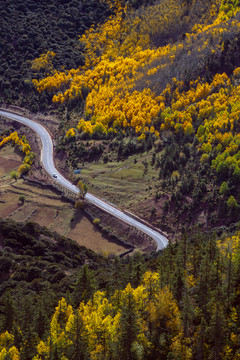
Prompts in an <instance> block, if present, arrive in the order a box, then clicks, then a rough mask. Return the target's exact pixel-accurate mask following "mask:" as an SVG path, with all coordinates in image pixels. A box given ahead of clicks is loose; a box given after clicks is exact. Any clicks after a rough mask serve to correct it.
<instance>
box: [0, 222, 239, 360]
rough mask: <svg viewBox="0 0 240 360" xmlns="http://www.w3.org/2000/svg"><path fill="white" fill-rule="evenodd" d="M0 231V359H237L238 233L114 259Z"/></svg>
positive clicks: (49, 238)
mask: <svg viewBox="0 0 240 360" xmlns="http://www.w3.org/2000/svg"><path fill="white" fill-rule="evenodd" d="M0 225H1V227H0V239H1V242H0V245H1V246H2V251H1V253H2V254H1V257H0V260H1V261H0V266H1V268H0V269H1V272H0V273H1V286H0V296H1V298H0V334H1V335H0V359H3V360H7V359H12V360H18V359H20V360H21V359H23V360H30V359H43V358H44V359H62V360H66V359H83V360H85V359H124V360H125V359H151V360H157V359H159V360H160V359H182V360H186V359H196V360H197V359H214V360H216V359H219V360H220V359H236V360H237V359H238V358H239V348H240V343H239V337H240V333H239V329H240V316H239V314H240V313H239V284H240V279H239V270H240V261H239V246H240V241H239V232H234V233H232V234H230V233H229V234H228V235H227V234H226V233H223V234H222V235H221V237H220V236H217V235H216V234H214V233H213V234H211V235H210V236H208V237H207V236H204V235H201V234H195V235H192V236H191V237H188V236H187V235H186V234H185V235H184V236H183V238H182V239H180V240H181V241H179V242H177V243H175V244H170V245H169V247H168V248H166V249H165V250H163V252H162V253H161V254H152V255H151V256H143V255H141V254H140V253H136V254H135V255H134V256H132V257H127V258H125V259H123V260H119V258H113V259H106V258H103V257H101V256H97V255H96V254H94V253H93V252H91V251H89V250H87V249H85V248H83V247H79V246H78V245H77V244H76V243H74V242H72V241H70V240H69V239H64V238H63V237H60V236H58V235H57V234H52V233H51V232H49V231H48V230H46V229H44V228H41V227H40V226H38V225H36V224H33V223H27V224H26V225H22V224H16V223H14V222H10V221H1V223H0ZM30 234H31V235H30ZM83 264H85V265H84V266H82V265H83Z"/></svg>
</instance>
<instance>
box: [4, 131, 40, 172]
mask: <svg viewBox="0 0 240 360" xmlns="http://www.w3.org/2000/svg"><path fill="white" fill-rule="evenodd" d="M8 142H12V143H14V144H15V145H16V146H17V147H18V149H19V150H20V151H21V152H23V153H24V154H25V157H24V159H23V164H22V165H20V167H19V168H18V173H19V174H20V175H23V174H25V173H26V172H28V171H29V170H30V169H31V165H32V163H33V160H34V156H35V155H34V153H33V152H31V147H30V145H29V143H28V141H27V140H26V137H25V135H23V136H22V138H20V137H19V136H18V133H17V132H16V131H14V132H13V133H11V134H10V135H9V136H5V137H4V138H3V139H2V141H1V142H0V147H1V146H3V145H5V144H6V143H8Z"/></svg>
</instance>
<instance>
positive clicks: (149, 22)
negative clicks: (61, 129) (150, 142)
mask: <svg viewBox="0 0 240 360" xmlns="http://www.w3.org/2000/svg"><path fill="white" fill-rule="evenodd" d="M224 6H225V7H226V4H225V5H224V3H223V4H222V7H221V11H220V12H219V14H218V16H217V4H216V3H215V2H213V3H212V4H211V6H210V8H209V12H208V20H209V17H210V18H216V20H215V21H214V22H213V23H212V24H211V25H205V24H204V22H203V24H202V25H199V26H195V27H194V28H193V30H192V33H191V34H186V39H185V42H184V43H183V42H178V43H176V44H173V45H172V44H168V45H166V46H160V47H158V48H154V47H152V46H151V43H152V40H151V39H152V38H153V37H154V35H153V33H152V29H154V26H153V25H154V24H155V23H156V24H158V26H157V28H158V29H159V27H161V30H163V29H164V26H165V27H166V26H167V25H166V14H168V18H169V19H172V18H173V17H172V16H170V15H171V14H172V13H174V14H175V15H176V16H177V17H179V19H180V18H181V17H182V12H183V11H184V9H183V7H182V3H180V2H179V3H178V2H176V1H171V2H170V3H169V2H166V1H163V2H161V4H157V5H154V6H150V7H148V9H147V10H145V12H144V13H143V14H141V16H137V15H133V13H131V11H129V10H128V9H127V8H126V7H123V6H121V2H116V4H115V9H116V12H115V14H114V15H113V16H111V17H110V18H109V19H108V20H107V21H106V22H105V23H104V24H102V25H99V26H97V27H94V26H92V27H91V28H90V29H89V30H88V31H86V32H85V34H84V35H82V36H81V37H80V41H81V42H82V43H83V45H84V46H85V59H86V60H85V65H84V67H83V68H79V69H71V70H63V71H56V70H53V68H52V59H53V58H54V56H55V54H54V53H53V52H50V51H48V52H47V53H46V54H43V55H41V56H40V57H39V58H38V59H36V60H34V62H33V65H32V66H33V69H40V68H41V67H45V68H46V69H47V70H48V71H50V73H51V74H50V75H49V76H47V77H45V78H44V79H42V80H36V79H34V80H33V83H34V85H35V86H36V88H37V90H38V91H39V92H42V91H44V90H47V91H49V92H52V93H53V102H61V103H63V102H65V101H69V100H71V99H73V98H76V97H79V98H80V99H81V98H83V89H87V90H88V92H89V94H88V96H87V98H86V109H85V112H86V116H88V117H89V115H90V117H91V120H90V121H87V123H86V124H84V121H85V120H84V119H83V120H84V121H83V120H80V122H79V124H78V129H79V130H82V131H86V132H88V133H92V132H94V131H97V130H100V131H101V132H102V131H103V132H109V131H110V132H111V131H113V129H116V128H122V129H124V128H126V127H131V128H132V129H134V130H135V132H136V133H138V134H139V135H141V134H144V133H145V132H146V131H149V130H150V131H151V132H153V133H154V132H155V135H156V136H158V134H159V130H160V129H159V128H156V129H155V127H154V126H153V124H152V123H153V121H154V119H155V118H156V117H157V116H158V115H159V114H161V112H162V111H164V110H165V104H164V101H163V98H162V96H156V93H155V91H154V88H152V89H151V90H150V88H151V87H152V86H151V81H152V79H153V78H154V77H156V76H157V75H158V74H159V73H160V72H161V71H164V70H165V68H166V66H167V64H169V63H173V62H174V61H175V57H176V55H177V54H178V53H179V52H180V51H181V50H182V49H183V47H184V48H186V47H189V56H191V51H192V48H191V44H193V43H194V42H196V41H198V42H199V49H198V50H199V52H201V51H204V49H205V48H207V47H208V46H209V43H208V40H206V41H204V40H199V39H198V34H199V33H200V32H201V33H206V35H207V34H209V33H211V34H212V37H213V39H214V38H216V39H217V41H216V44H215V46H213V45H212V47H213V49H214V50H213V52H214V51H217V50H219V46H220V45H219V41H218V40H219V36H220V35H221V34H224V33H225V32H228V31H229V24H227V22H226V21H225V20H226V11H225V10H226V9H225V8H224ZM224 9H225V10H224ZM236 11H237V10H236V9H235V10H234V12H233V13H232V15H234V14H235V13H236ZM169 12H170V15H169ZM224 14H225V18H224ZM176 16H175V17H174V19H175V18H176ZM229 17H230V14H229V13H228V16H227V19H229ZM169 21H170V20H169ZM169 21H168V22H169ZM174 21H175V20H174ZM179 21H180V20H179ZM168 22H167V23H168ZM205 22H207V21H205ZM169 26H170V25H169ZM239 26H240V25H239V22H237V21H235V20H233V21H232V23H231V28H232V27H239ZM213 42H214V40H213ZM186 51H187V50H186ZM146 74H147V76H146ZM141 79H144V85H142V84H141V85H139V84H140V83H141ZM145 79H146V80H145ZM215 81H218V80H217V79H215ZM173 82H174V79H173ZM139 86H140V90H138V89H136V88H137V87H139ZM207 86H209V85H208V84H206V86H205V85H203V84H200V83H199V85H198V87H197V90H196V91H195V94H194V96H195V99H196V100H199V99H201V98H206V95H209V94H210V93H209V89H207V88H206V87H207ZM212 86H213V85H212ZM170 87H171V86H170V85H168V86H167V88H166V90H165V93H166V92H167V91H168V89H169V88H170ZM186 95H187V96H188V97H189V98H188V99H186V98H185V99H183V96H182V97H181V98H179V99H177V101H176V104H174V105H173V109H174V110H179V108H180V109H181V108H182V107H183V106H188V104H189V103H192V102H193V101H194V99H193V98H192V99H191V95H190V93H189V94H186ZM163 116H165V115H163ZM186 116H187V115H186ZM174 119H175V117H174ZM173 121H175V120H173ZM176 124H182V126H181V127H182V128H183V130H184V132H187V133H191V132H192V131H193V129H192V126H191V120H190V119H189V118H188V116H187V117H186V118H184V119H181V120H180V121H176ZM164 127H167V124H165V123H163V125H162V127H161V130H163V128H164ZM177 129H178V130H179V125H177ZM71 134H72V131H71ZM71 134H69V135H71Z"/></svg>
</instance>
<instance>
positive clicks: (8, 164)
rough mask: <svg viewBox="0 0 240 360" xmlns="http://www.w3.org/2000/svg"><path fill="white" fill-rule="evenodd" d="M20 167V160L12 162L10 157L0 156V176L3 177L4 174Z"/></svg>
mask: <svg viewBox="0 0 240 360" xmlns="http://www.w3.org/2000/svg"><path fill="white" fill-rule="evenodd" d="M12 156H13V155H12ZM15 157H16V156H15ZM20 165H21V160H14V159H13V158H11V157H3V156H0V176H3V175H4V174H6V173H8V172H9V171H11V170H13V169H15V168H17V167H19V166H20Z"/></svg>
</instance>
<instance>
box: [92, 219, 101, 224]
mask: <svg viewBox="0 0 240 360" xmlns="http://www.w3.org/2000/svg"><path fill="white" fill-rule="evenodd" d="M100 222H101V220H100V219H98V218H96V219H94V220H93V224H94V225H98V224H100Z"/></svg>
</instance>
